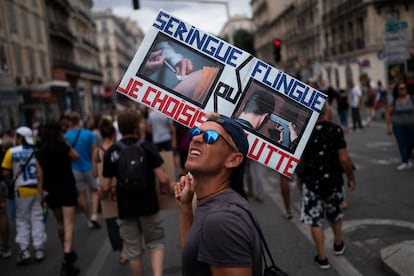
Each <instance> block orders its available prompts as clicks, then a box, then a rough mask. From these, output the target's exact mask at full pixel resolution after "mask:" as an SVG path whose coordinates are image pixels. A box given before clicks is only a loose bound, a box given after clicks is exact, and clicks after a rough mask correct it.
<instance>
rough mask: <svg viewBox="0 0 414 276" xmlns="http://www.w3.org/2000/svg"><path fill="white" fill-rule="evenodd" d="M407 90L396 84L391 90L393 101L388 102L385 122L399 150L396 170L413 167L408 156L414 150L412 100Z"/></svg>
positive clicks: (413, 104) (413, 103) (413, 109)
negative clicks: (398, 163)
mask: <svg viewBox="0 0 414 276" xmlns="http://www.w3.org/2000/svg"><path fill="white" fill-rule="evenodd" d="M412 97H413V96H410V94H409V93H408V90H407V84H406V83H405V82H403V81H400V82H398V83H397V84H396V85H395V87H394V90H393V100H392V101H390V102H389V104H388V108H387V113H386V120H387V133H388V135H392V134H394V136H395V139H396V140H397V143H398V148H399V150H400V157H401V164H400V165H399V166H398V167H397V170H399V171H402V170H407V169H410V168H412V167H413V164H412V163H411V161H410V155H411V153H412V150H413V149H414V99H413V98H412Z"/></svg>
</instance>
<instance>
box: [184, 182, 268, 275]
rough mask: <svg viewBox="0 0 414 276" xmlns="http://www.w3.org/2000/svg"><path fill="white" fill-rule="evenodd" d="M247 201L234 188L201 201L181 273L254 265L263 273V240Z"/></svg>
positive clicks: (204, 272)
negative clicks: (249, 211)
mask: <svg viewBox="0 0 414 276" xmlns="http://www.w3.org/2000/svg"><path fill="white" fill-rule="evenodd" d="M235 204H239V205H241V206H243V207H244V208H246V209H249V204H248V202H247V201H246V200H245V199H244V198H243V197H241V196H240V195H239V194H238V193H237V192H235V191H234V190H232V189H229V190H227V191H224V192H222V193H219V194H217V195H214V196H210V197H208V198H206V199H203V200H200V202H199V205H198V207H197V209H196V213H195V217H194V222H193V225H192V226H191V229H190V232H189V235H188V237H187V241H186V243H185V246H184V249H183V254H182V268H183V274H182V275H191V276H193V275H197V276H202V275H211V271H210V265H214V266H221V267H246V266H251V267H252V271H253V274H252V275H262V259H261V250H260V248H261V240H260V236H259V234H258V233H257V230H256V228H255V226H254V224H253V221H252V219H251V218H250V216H249V214H248V213H247V212H246V211H245V210H243V209H242V208H241V207H239V206H237V205H235Z"/></svg>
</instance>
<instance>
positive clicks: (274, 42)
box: [273, 39, 282, 47]
mask: <svg viewBox="0 0 414 276" xmlns="http://www.w3.org/2000/svg"><path fill="white" fill-rule="evenodd" d="M280 45H282V40H280V39H275V40H273V46H275V47H280Z"/></svg>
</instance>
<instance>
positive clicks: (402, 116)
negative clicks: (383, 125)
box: [391, 98, 414, 127]
mask: <svg viewBox="0 0 414 276" xmlns="http://www.w3.org/2000/svg"><path fill="white" fill-rule="evenodd" d="M394 102H395V104H394V111H393V112H392V115H391V121H392V124H393V125H394V126H399V127H414V104H413V101H412V99H409V100H408V101H407V102H406V103H403V102H402V101H401V100H400V99H399V98H397V99H396V100H395V101H394Z"/></svg>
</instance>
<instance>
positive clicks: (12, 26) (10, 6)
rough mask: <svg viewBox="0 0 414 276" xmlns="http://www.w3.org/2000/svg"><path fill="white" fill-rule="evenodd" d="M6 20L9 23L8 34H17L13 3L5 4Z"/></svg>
mask: <svg viewBox="0 0 414 276" xmlns="http://www.w3.org/2000/svg"><path fill="white" fill-rule="evenodd" d="M7 17H8V18H7V20H8V21H9V23H10V32H12V33H15V34H16V33H17V22H16V14H15V13H14V6H13V2H10V1H9V2H7Z"/></svg>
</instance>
